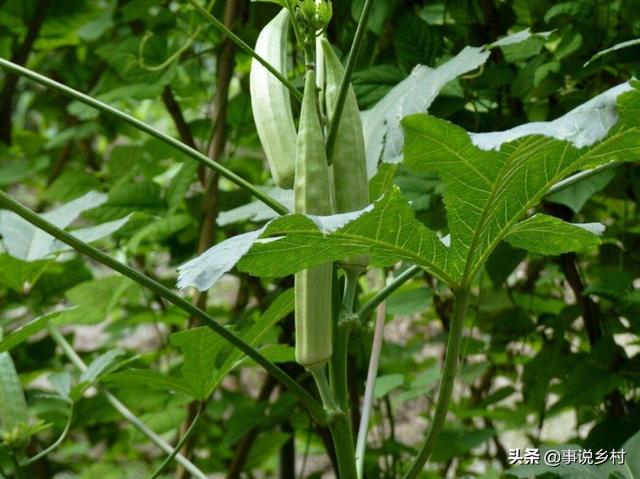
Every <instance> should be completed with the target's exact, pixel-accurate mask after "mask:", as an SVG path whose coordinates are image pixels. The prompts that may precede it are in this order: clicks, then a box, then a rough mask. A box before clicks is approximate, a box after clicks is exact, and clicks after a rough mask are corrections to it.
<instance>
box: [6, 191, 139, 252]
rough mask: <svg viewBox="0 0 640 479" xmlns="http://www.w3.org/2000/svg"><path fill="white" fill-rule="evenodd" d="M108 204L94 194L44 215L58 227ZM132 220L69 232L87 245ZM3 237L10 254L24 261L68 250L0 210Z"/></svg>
mask: <svg viewBox="0 0 640 479" xmlns="http://www.w3.org/2000/svg"><path fill="white" fill-rule="evenodd" d="M105 201H107V196H106V195H104V194H102V193H97V192H95V191H91V192H89V193H87V194H85V195H83V196H81V197H80V198H77V199H75V200H73V201H70V202H69V203H67V204H65V205H63V206H61V207H59V208H57V209H55V210H53V211H49V212H48V213H43V214H42V215H41V216H42V217H43V218H44V219H46V220H47V221H50V222H51V223H53V224H54V225H56V226H57V227H58V228H66V227H67V226H69V225H70V224H71V223H72V222H73V221H74V220H75V219H76V218H77V217H78V216H79V215H80V214H81V213H82V212H84V211H87V210H89V209H92V208H95V207H97V206H99V205H101V204H103V203H104V202H105ZM128 220H129V217H125V218H120V219H119V220H116V221H111V222H107V223H102V224H99V225H96V226H91V227H87V228H80V229H76V230H74V231H71V232H70V233H71V234H72V235H74V236H75V237H76V238H78V239H80V240H82V241H84V242H93V241H97V240H99V239H101V238H104V237H105V236H109V235H110V234H112V233H114V232H115V231H117V230H119V229H120V228H121V227H122V226H123V225H124V224H125V223H126V222H127V221H128ZM0 235H2V241H3V244H4V247H5V248H6V250H7V252H8V253H9V254H11V255H12V256H14V257H16V258H18V259H21V260H24V261H36V260H41V259H43V258H46V257H47V256H49V255H50V254H52V253H56V252H60V251H63V250H66V249H68V246H67V245H65V244H64V243H62V242H60V241H58V240H56V239H55V238H54V237H53V236H51V235H49V234H47V233H45V232H44V231H42V230H41V229H39V228H36V227H35V226H33V225H32V224H30V223H29V222H27V221H26V220H24V219H22V218H21V217H20V216H18V215H17V214H15V213H14V212H12V211H5V210H0Z"/></svg>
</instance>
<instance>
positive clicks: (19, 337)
mask: <svg viewBox="0 0 640 479" xmlns="http://www.w3.org/2000/svg"><path fill="white" fill-rule="evenodd" d="M62 313H63V311H54V312H53V313H49V314H45V315H43V316H40V317H38V318H36V319H34V320H32V321H29V322H28V323H26V324H24V325H22V326H20V327H19V328H18V329H16V330H15V331H12V332H11V333H10V334H9V335H7V336H6V337H5V338H3V339H2V341H0V353H3V352H5V351H9V350H10V349H12V348H15V347H16V346H17V345H19V344H22V343H23V342H24V341H26V340H27V339H29V338H30V337H31V336H33V335H34V334H36V333H39V332H40V331H42V330H43V329H44V328H46V327H47V325H48V324H49V322H50V321H51V320H52V319H55V318H56V317H58V316H60V315H61V314H62Z"/></svg>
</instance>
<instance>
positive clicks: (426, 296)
mask: <svg viewBox="0 0 640 479" xmlns="http://www.w3.org/2000/svg"><path fill="white" fill-rule="evenodd" d="M432 297H433V291H432V290H431V288H414V289H411V290H408V291H398V292H396V293H394V294H392V295H391V296H390V297H389V299H387V302H386V305H387V314H395V315H410V314H415V313H418V312H421V311H425V310H426V309H427V308H428V307H429V304H430V303H431V298H432Z"/></svg>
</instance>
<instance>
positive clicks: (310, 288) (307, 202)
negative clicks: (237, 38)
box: [294, 71, 333, 367]
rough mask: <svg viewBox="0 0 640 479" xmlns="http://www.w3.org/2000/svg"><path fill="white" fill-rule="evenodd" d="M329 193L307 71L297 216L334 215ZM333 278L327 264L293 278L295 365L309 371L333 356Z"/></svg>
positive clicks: (298, 157) (299, 141)
mask: <svg viewBox="0 0 640 479" xmlns="http://www.w3.org/2000/svg"><path fill="white" fill-rule="evenodd" d="M330 191H331V185H330V183H329V167H328V165H327V156H326V153H325V149H324V135H323V133H322V126H321V124H320V118H319V116H318V110H317V107H316V84H315V75H314V72H313V71H308V72H307V75H306V80H305V88H304V97H303V100H302V110H301V112H300V126H299V128H298V136H297V141H296V174H295V184H294V192H295V212H296V213H307V214H315V215H329V214H331V213H332V208H331V201H330ZM332 274H333V273H332V264H331V263H326V264H321V265H319V266H315V267H313V268H309V269H306V270H304V271H300V272H299V273H296V276H295V296H296V301H295V303H296V304H295V323H296V324H295V326H296V334H295V336H296V361H298V363H299V364H301V365H302V366H305V367H310V366H314V365H318V364H322V363H323V362H325V361H327V360H328V359H329V358H330V357H331V353H332V345H331V340H332V333H331V328H332V308H331V282H332Z"/></svg>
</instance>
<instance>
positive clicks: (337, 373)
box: [329, 270, 360, 479]
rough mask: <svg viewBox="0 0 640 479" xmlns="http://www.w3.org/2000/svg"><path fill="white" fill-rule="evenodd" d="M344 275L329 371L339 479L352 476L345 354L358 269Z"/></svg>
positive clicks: (331, 428) (349, 478)
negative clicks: (334, 407)
mask: <svg viewBox="0 0 640 479" xmlns="http://www.w3.org/2000/svg"><path fill="white" fill-rule="evenodd" d="M345 275H346V276H345V286H344V293H343V296H342V308H341V310H340V311H339V312H338V314H337V321H335V323H336V324H334V338H333V355H332V356H331V365H330V366H331V367H330V374H331V388H332V390H333V397H334V398H335V404H336V409H335V410H334V412H333V414H332V415H331V416H330V423H329V430H330V432H331V437H332V439H333V445H334V449H335V453H336V462H337V464H338V473H339V477H340V479H356V478H357V474H356V463H355V451H354V448H353V433H352V431H351V415H350V414H349V400H348V389H347V353H348V348H349V335H350V334H351V330H352V328H353V326H354V321H353V318H354V315H353V305H354V300H355V293H356V289H357V286H358V278H359V277H360V271H359V270H345Z"/></svg>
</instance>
